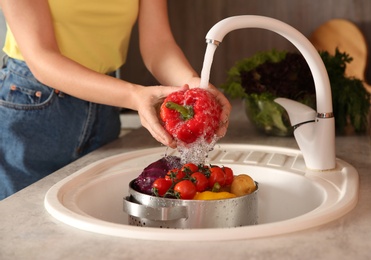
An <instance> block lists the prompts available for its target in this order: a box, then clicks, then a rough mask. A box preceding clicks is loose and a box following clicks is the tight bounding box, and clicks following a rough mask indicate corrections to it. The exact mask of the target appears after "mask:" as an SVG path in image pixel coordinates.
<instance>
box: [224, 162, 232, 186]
mask: <svg viewBox="0 0 371 260" xmlns="http://www.w3.org/2000/svg"><path fill="white" fill-rule="evenodd" d="M222 169H223V172H224V176H225V185H226V186H227V185H231V184H232V182H233V178H234V175H233V171H232V169H231V168H229V167H225V166H223V168H222Z"/></svg>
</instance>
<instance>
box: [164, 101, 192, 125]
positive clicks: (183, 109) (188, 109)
mask: <svg viewBox="0 0 371 260" xmlns="http://www.w3.org/2000/svg"><path fill="white" fill-rule="evenodd" d="M165 106H166V107H167V108H168V109H172V110H175V111H177V112H179V113H180V116H181V118H182V119H183V120H184V121H185V120H188V119H191V118H193V116H194V111H193V107H192V106H182V105H179V104H177V103H175V102H172V101H167V102H166V105H165Z"/></svg>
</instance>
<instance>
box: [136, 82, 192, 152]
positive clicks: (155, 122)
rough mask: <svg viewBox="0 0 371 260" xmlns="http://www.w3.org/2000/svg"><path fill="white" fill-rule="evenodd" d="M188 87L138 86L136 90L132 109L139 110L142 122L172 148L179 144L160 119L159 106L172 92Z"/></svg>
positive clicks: (158, 139)
mask: <svg viewBox="0 0 371 260" xmlns="http://www.w3.org/2000/svg"><path fill="white" fill-rule="evenodd" d="M188 88H189V87H188V85H185V86H183V87H165V86H151V87H143V86H137V91H136V92H135V93H136V94H135V95H136V97H135V100H136V102H134V105H133V107H132V109H134V110H137V111H138V115H139V117H140V122H141V124H142V125H143V126H144V127H145V128H146V129H147V130H148V131H149V132H150V133H151V135H152V136H153V137H154V138H155V139H156V140H157V141H159V142H160V143H162V144H164V145H166V146H169V147H171V148H176V146H177V144H176V141H175V140H174V138H173V137H172V136H171V135H170V134H169V133H168V132H167V131H166V130H165V128H164V127H163V126H162V124H161V122H160V119H159V108H160V106H161V104H162V102H163V101H164V99H165V98H166V97H167V96H168V95H169V94H170V93H172V92H175V91H181V90H187V89H188Z"/></svg>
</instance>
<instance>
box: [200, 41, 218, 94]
mask: <svg viewBox="0 0 371 260" xmlns="http://www.w3.org/2000/svg"><path fill="white" fill-rule="evenodd" d="M216 47H218V46H217V45H215V44H212V43H209V44H207V47H206V52H205V57H204V63H203V66H202V70H201V82H200V88H207V86H208V85H209V79H210V70H211V64H212V63H213V57H214V53H215V50H216Z"/></svg>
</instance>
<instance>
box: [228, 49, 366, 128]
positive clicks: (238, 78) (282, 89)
mask: <svg viewBox="0 0 371 260" xmlns="http://www.w3.org/2000/svg"><path fill="white" fill-rule="evenodd" d="M319 54H320V56H321V58H322V60H323V62H324V64H325V67H326V69H327V72H328V75H329V79H330V83H331V92H332V99H333V112H334V115H335V125H336V130H337V132H338V133H344V132H345V131H346V128H349V126H351V127H352V128H353V129H354V131H355V132H357V133H363V132H366V130H367V116H368V113H369V110H370V94H369V93H368V92H367V91H366V89H365V88H364V87H363V83H362V81H361V80H359V79H357V78H354V77H347V76H345V69H346V65H347V63H350V62H351V61H352V58H351V57H350V56H349V55H348V54H346V53H341V52H340V51H339V50H338V49H336V52H335V55H330V54H329V53H328V52H326V51H324V52H319ZM221 88H222V89H224V92H225V93H226V94H228V95H230V96H231V97H232V98H243V99H246V100H247V101H250V103H252V102H253V101H254V102H257V101H259V100H261V101H264V100H270V101H273V100H274V98H276V97H285V98H290V99H293V100H296V101H299V102H301V103H304V104H306V105H308V106H310V107H312V108H313V109H315V104H316V96H315V88H314V82H313V78H312V74H311V72H310V69H309V67H308V65H307V63H306V61H305V59H304V57H303V56H302V55H301V54H299V53H295V52H287V51H277V50H274V49H273V50H271V51H266V52H259V53H256V54H255V55H254V56H252V57H250V58H246V59H243V60H240V61H238V62H237V63H236V64H235V65H234V66H233V67H232V68H231V69H230V70H229V71H228V77H227V81H226V82H225V83H224V84H223V85H221ZM272 111H273V112H274V113H275V114H276V115H275V116H274V117H272V119H270V120H271V121H272V120H273V121H277V120H276V119H278V117H280V116H282V117H283V118H285V117H286V116H285V115H282V113H285V111H284V109H283V108H282V109H275V110H274V109H272V108H271V109H270V111H269V113H270V114H272ZM267 118H268V117H267V116H264V113H263V114H260V115H259V118H255V119H256V120H255V122H256V123H258V124H261V125H265V124H267V123H268V122H267ZM281 121H282V120H281ZM276 126H277V127H284V126H283V125H282V122H278V125H276Z"/></svg>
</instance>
